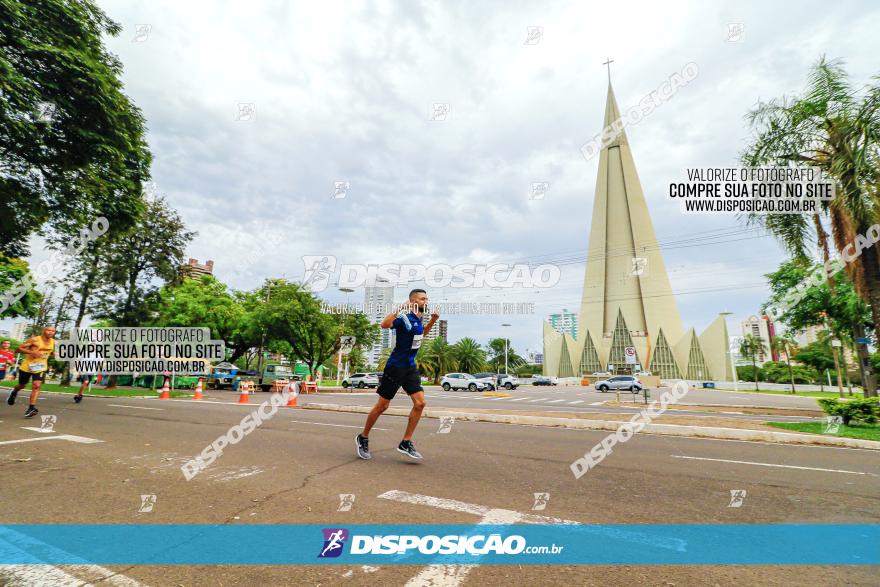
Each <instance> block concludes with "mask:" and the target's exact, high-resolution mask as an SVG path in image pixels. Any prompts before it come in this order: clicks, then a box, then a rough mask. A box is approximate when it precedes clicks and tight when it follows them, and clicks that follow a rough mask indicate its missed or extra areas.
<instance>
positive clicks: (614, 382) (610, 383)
mask: <svg viewBox="0 0 880 587" xmlns="http://www.w3.org/2000/svg"><path fill="white" fill-rule="evenodd" d="M595 385H596V389H597V390H599V391H601V392H602V393H605V392H606V391H609V390H612V389H625V390H627V391H631V392H633V393H638V392H640V391H642V389H643V388H644V385H643V384H642V382H641V381H640V380H639V379H638V377H633V376H632V375H615V376H614V377H609V378H608V379H601V380H599V381H597V382H596V383H595Z"/></svg>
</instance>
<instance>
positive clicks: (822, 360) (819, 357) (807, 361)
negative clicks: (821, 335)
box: [794, 339, 834, 390]
mask: <svg viewBox="0 0 880 587" xmlns="http://www.w3.org/2000/svg"><path fill="white" fill-rule="evenodd" d="M794 360H795V361H797V362H798V363H802V364H804V365H808V366H810V367H812V368H813V369H815V370H816V372H817V373H818V374H819V385H820V386H822V389H823V390H824V388H825V372H826V371H828V370H830V369H834V356H833V354H832V352H831V344H830V339H824V340H818V341H816V342H811V343H810V344H808V345H804V346H802V347H801V348H799V349H798V351H797V353H796V354H795V355H794Z"/></svg>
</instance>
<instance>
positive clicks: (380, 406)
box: [361, 397, 391, 438]
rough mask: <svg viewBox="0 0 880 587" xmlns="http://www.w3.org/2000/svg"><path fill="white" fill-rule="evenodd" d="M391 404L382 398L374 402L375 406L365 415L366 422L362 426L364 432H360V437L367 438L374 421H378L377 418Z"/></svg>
mask: <svg viewBox="0 0 880 587" xmlns="http://www.w3.org/2000/svg"><path fill="white" fill-rule="evenodd" d="M390 404H391V400H387V399H385V398H384V397H379V398H378V399H377V400H376V405H375V406H373V409H372V410H370V413H369V414H367V422H366V423H365V424H364V431H363V432H361V436H363V437H364V438H369V436H370V429H371V428H372V427H373V425H375V424H376V420H378V419H379V416H381V415H382V413H383V412H385V410H387V409H388V406H389V405H390Z"/></svg>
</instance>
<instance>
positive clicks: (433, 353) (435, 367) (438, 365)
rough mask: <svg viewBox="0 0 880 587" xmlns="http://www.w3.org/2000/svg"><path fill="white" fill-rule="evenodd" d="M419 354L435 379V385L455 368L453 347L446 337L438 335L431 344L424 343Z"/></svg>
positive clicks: (428, 371)
mask: <svg viewBox="0 0 880 587" xmlns="http://www.w3.org/2000/svg"><path fill="white" fill-rule="evenodd" d="M419 354H420V355H421V361H422V365H423V366H424V367H425V369H426V372H427V373H428V374H429V376H430V377H432V378H433V380H434V385H437V384H438V383H440V378H441V377H442V376H443V375H445V374H446V373H449V372H450V371H452V370H453V369H454V366H455V357H454V356H453V348H452V346H451V345H450V344H449V343H448V342H446V339H444V338H441V337H439V336H438V337H437V338H435V339H434V340H432V341H431V342H430V343H429V344H427V345H423V346H422V348H420V349H419ZM416 358H418V355H417V356H416Z"/></svg>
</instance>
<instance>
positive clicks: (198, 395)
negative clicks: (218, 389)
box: [193, 377, 202, 399]
mask: <svg viewBox="0 0 880 587" xmlns="http://www.w3.org/2000/svg"><path fill="white" fill-rule="evenodd" d="M193 399H202V378H201V377H199V381H198V382H197V383H196V392H195V394H193Z"/></svg>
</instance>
